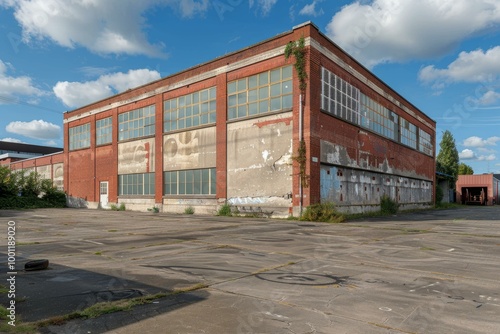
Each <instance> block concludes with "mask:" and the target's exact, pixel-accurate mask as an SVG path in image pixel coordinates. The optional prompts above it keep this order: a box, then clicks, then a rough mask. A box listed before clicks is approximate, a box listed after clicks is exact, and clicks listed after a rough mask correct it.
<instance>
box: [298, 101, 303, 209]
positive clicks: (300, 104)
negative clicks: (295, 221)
mask: <svg viewBox="0 0 500 334" xmlns="http://www.w3.org/2000/svg"><path fill="white" fill-rule="evenodd" d="M302 137H303V134H302V93H300V98H299V145H300V144H301V142H302ZM301 216H302V175H301V174H300V173H299V217H301Z"/></svg>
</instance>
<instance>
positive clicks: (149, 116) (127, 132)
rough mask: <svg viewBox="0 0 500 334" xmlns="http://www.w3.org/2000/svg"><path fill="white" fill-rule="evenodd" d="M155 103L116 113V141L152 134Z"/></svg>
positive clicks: (153, 131) (153, 132) (153, 130)
mask: <svg viewBox="0 0 500 334" xmlns="http://www.w3.org/2000/svg"><path fill="white" fill-rule="evenodd" d="M155 123H156V122H155V105H154V104H152V105H150V106H147V107H143V108H139V109H134V110H131V111H128V112H124V113H121V114H119V115H118V141H125V140H129V139H135V138H142V137H149V136H154V134H155Z"/></svg>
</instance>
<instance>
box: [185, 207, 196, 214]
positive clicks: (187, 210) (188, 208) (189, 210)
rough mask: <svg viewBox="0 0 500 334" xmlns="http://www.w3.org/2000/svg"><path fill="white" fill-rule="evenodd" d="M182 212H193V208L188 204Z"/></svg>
mask: <svg viewBox="0 0 500 334" xmlns="http://www.w3.org/2000/svg"><path fill="white" fill-rule="evenodd" d="M184 214H186V215H192V214H194V208H193V207H192V206H188V207H187V208H185V209H184Z"/></svg>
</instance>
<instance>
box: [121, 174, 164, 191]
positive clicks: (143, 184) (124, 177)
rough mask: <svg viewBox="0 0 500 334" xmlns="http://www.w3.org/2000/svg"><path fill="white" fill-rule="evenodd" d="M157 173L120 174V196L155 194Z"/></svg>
mask: <svg viewBox="0 0 500 334" xmlns="http://www.w3.org/2000/svg"><path fill="white" fill-rule="evenodd" d="M154 194H155V173H138V174H121V175H118V196H154Z"/></svg>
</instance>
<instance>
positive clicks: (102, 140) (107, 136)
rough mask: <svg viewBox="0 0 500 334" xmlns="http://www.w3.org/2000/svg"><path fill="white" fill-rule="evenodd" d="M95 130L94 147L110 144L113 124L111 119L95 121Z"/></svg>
mask: <svg viewBox="0 0 500 334" xmlns="http://www.w3.org/2000/svg"><path fill="white" fill-rule="evenodd" d="M95 129H96V130H95V139H96V145H104V144H109V143H111V136H112V132H113V122H112V120H111V117H108V118H104V119H100V120H98V121H96V122H95Z"/></svg>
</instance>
